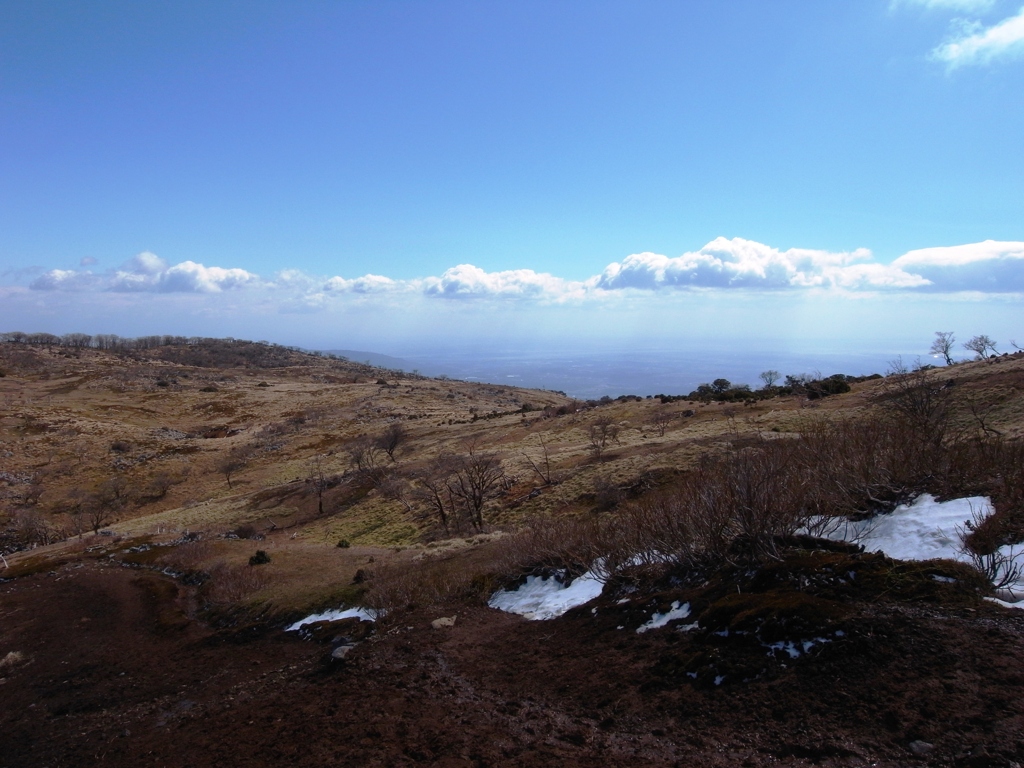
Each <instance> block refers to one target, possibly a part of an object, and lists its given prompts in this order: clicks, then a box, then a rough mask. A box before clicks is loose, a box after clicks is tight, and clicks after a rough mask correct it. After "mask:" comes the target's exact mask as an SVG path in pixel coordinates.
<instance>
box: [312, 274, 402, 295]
mask: <svg viewBox="0 0 1024 768" xmlns="http://www.w3.org/2000/svg"><path fill="white" fill-rule="evenodd" d="M404 286H405V284H404V283H402V282H399V281H397V280H392V279H391V278H390V277H384V276H383V275H363V276H362V277H357V278H354V279H352V280H346V279H345V278H344V277H332V278H331V279H330V280H328V281H327V282H326V283H324V286H323V289H324V290H325V291H331V292H334V293H386V292H388V291H395V290H399V289H401V288H403V287H404Z"/></svg>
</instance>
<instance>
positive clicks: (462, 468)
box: [448, 451, 505, 531]
mask: <svg viewBox="0 0 1024 768" xmlns="http://www.w3.org/2000/svg"><path fill="white" fill-rule="evenodd" d="M504 477H505V468H504V466H503V465H502V462H501V459H500V458H498V457H497V456H496V455H495V454H493V453H474V452H473V451H470V452H469V453H468V454H466V455H465V456H460V457H458V458H457V459H456V460H455V462H454V464H453V469H452V474H451V476H450V477H449V479H448V486H449V488H450V490H451V493H452V494H453V495H454V496H455V497H456V498H457V499H459V500H460V501H461V503H462V506H463V507H464V509H465V511H466V514H467V515H468V517H469V520H470V522H471V523H472V524H473V527H474V528H476V529H477V530H478V531H480V530H483V527H484V518H483V509H484V505H485V504H486V503H487V502H488V501H490V500H491V499H493V498H495V497H496V496H498V495H499V494H500V492H501V488H502V486H501V482H502V480H503V479H504Z"/></svg>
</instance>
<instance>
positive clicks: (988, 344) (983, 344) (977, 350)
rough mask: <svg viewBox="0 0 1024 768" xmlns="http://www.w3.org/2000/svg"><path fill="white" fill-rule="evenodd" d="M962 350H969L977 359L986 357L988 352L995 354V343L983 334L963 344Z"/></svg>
mask: <svg viewBox="0 0 1024 768" xmlns="http://www.w3.org/2000/svg"><path fill="white" fill-rule="evenodd" d="M964 349H967V350H970V351H971V352H973V353H974V354H976V355H977V356H978V359H979V360H981V359H982V358H985V357H988V351H989V350H991V351H992V354H993V355H994V354H996V343H995V342H994V341H992V339H990V338H989V337H988V336H986V335H985V334H980V335H978V336H975V337H974V338H972V339H971V340H970V341H965V342H964Z"/></svg>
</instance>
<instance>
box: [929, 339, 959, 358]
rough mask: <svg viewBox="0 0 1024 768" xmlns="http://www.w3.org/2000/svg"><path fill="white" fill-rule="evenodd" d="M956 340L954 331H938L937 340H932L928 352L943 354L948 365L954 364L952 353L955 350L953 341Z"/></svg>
mask: <svg viewBox="0 0 1024 768" xmlns="http://www.w3.org/2000/svg"><path fill="white" fill-rule="evenodd" d="M955 341H956V337H955V336H954V335H953V332H952V331H936V332H935V340H934V341H933V342H932V346H931V349H929V350H928V352H929V354H932V355H935V356H938V355H942V357H943V359H945V361H946V365H952V364H953V358H952V357H951V355H952V352H953V342H955Z"/></svg>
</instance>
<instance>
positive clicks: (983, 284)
mask: <svg viewBox="0 0 1024 768" xmlns="http://www.w3.org/2000/svg"><path fill="white" fill-rule="evenodd" d="M892 266H893V267H896V268H899V269H907V270H913V272H915V273H917V274H920V275H921V276H922V277H924V278H926V279H927V280H928V282H929V286H928V287H929V289H930V290H935V291H984V292H986V293H1016V292H1021V291H1024V242H1017V241H998V240H985V241H984V242H981V243H969V244H967V245H952V246H944V247H938V248H921V249H919V250H915V251H909V252H907V253H905V254H903V255H902V256H900V257H899V258H898V259H896V260H895V261H894V262H893V263H892Z"/></svg>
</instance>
